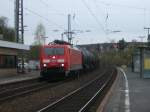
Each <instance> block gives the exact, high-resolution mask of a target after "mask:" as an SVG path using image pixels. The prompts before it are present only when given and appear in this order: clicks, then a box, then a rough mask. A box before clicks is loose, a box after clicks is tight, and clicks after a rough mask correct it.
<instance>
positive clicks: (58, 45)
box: [43, 44, 80, 50]
mask: <svg viewBox="0 0 150 112" xmlns="http://www.w3.org/2000/svg"><path fill="white" fill-rule="evenodd" d="M43 47H68V48H73V49H75V50H80V49H79V48H78V47H76V46H72V45H66V44H63V45H61V44H50V45H44V46H43Z"/></svg>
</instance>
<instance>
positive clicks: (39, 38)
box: [34, 23, 46, 45]
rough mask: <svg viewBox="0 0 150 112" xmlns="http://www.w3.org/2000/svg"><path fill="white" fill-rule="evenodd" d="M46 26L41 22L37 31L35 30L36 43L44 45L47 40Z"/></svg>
mask: <svg viewBox="0 0 150 112" xmlns="http://www.w3.org/2000/svg"><path fill="white" fill-rule="evenodd" d="M45 34H46V31H45V27H44V25H43V24H42V23H39V24H38V25H37V27H36V31H35V38H34V39H35V42H34V44H35V45H42V44H44V42H45V38H44V37H45Z"/></svg>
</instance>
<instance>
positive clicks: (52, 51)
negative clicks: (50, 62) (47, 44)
mask: <svg viewBox="0 0 150 112" xmlns="http://www.w3.org/2000/svg"><path fill="white" fill-rule="evenodd" d="M44 51H45V54H46V55H64V48H44Z"/></svg>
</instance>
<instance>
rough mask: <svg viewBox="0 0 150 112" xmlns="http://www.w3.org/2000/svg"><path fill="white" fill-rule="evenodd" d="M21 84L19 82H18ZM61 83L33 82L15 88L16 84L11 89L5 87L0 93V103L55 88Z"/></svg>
mask: <svg viewBox="0 0 150 112" xmlns="http://www.w3.org/2000/svg"><path fill="white" fill-rule="evenodd" d="M20 83H21V82H20ZM61 83H63V82H62V81H60V82H53V83H48V82H44V81H43V82H39V81H35V82H33V83H32V82H30V81H29V83H27V82H26V83H23V84H24V85H23V84H19V85H18V87H17V84H15V86H14V87H13V88H10V87H8V88H7V87H6V88H5V89H4V88H3V89H1V91H0V103H3V102H4V101H8V100H10V99H13V98H16V97H19V96H22V95H26V94H30V93H32V92H36V91H38V90H41V89H44V88H51V87H54V86H57V85H59V84H61Z"/></svg>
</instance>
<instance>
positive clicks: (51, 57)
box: [40, 44, 82, 77]
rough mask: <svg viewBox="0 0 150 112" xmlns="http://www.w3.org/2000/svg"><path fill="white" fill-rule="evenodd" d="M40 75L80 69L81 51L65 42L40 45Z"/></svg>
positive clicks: (49, 75)
mask: <svg viewBox="0 0 150 112" xmlns="http://www.w3.org/2000/svg"><path fill="white" fill-rule="evenodd" d="M40 54H41V55H40V66H41V76H42V77H51V76H53V74H55V75H56V74H58V73H64V74H65V76H67V75H68V74H69V73H71V72H76V71H79V70H81V69H82V53H81V51H80V50H79V49H77V48H73V47H72V46H71V45H67V44H50V45H45V46H42V47H41V53H40Z"/></svg>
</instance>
